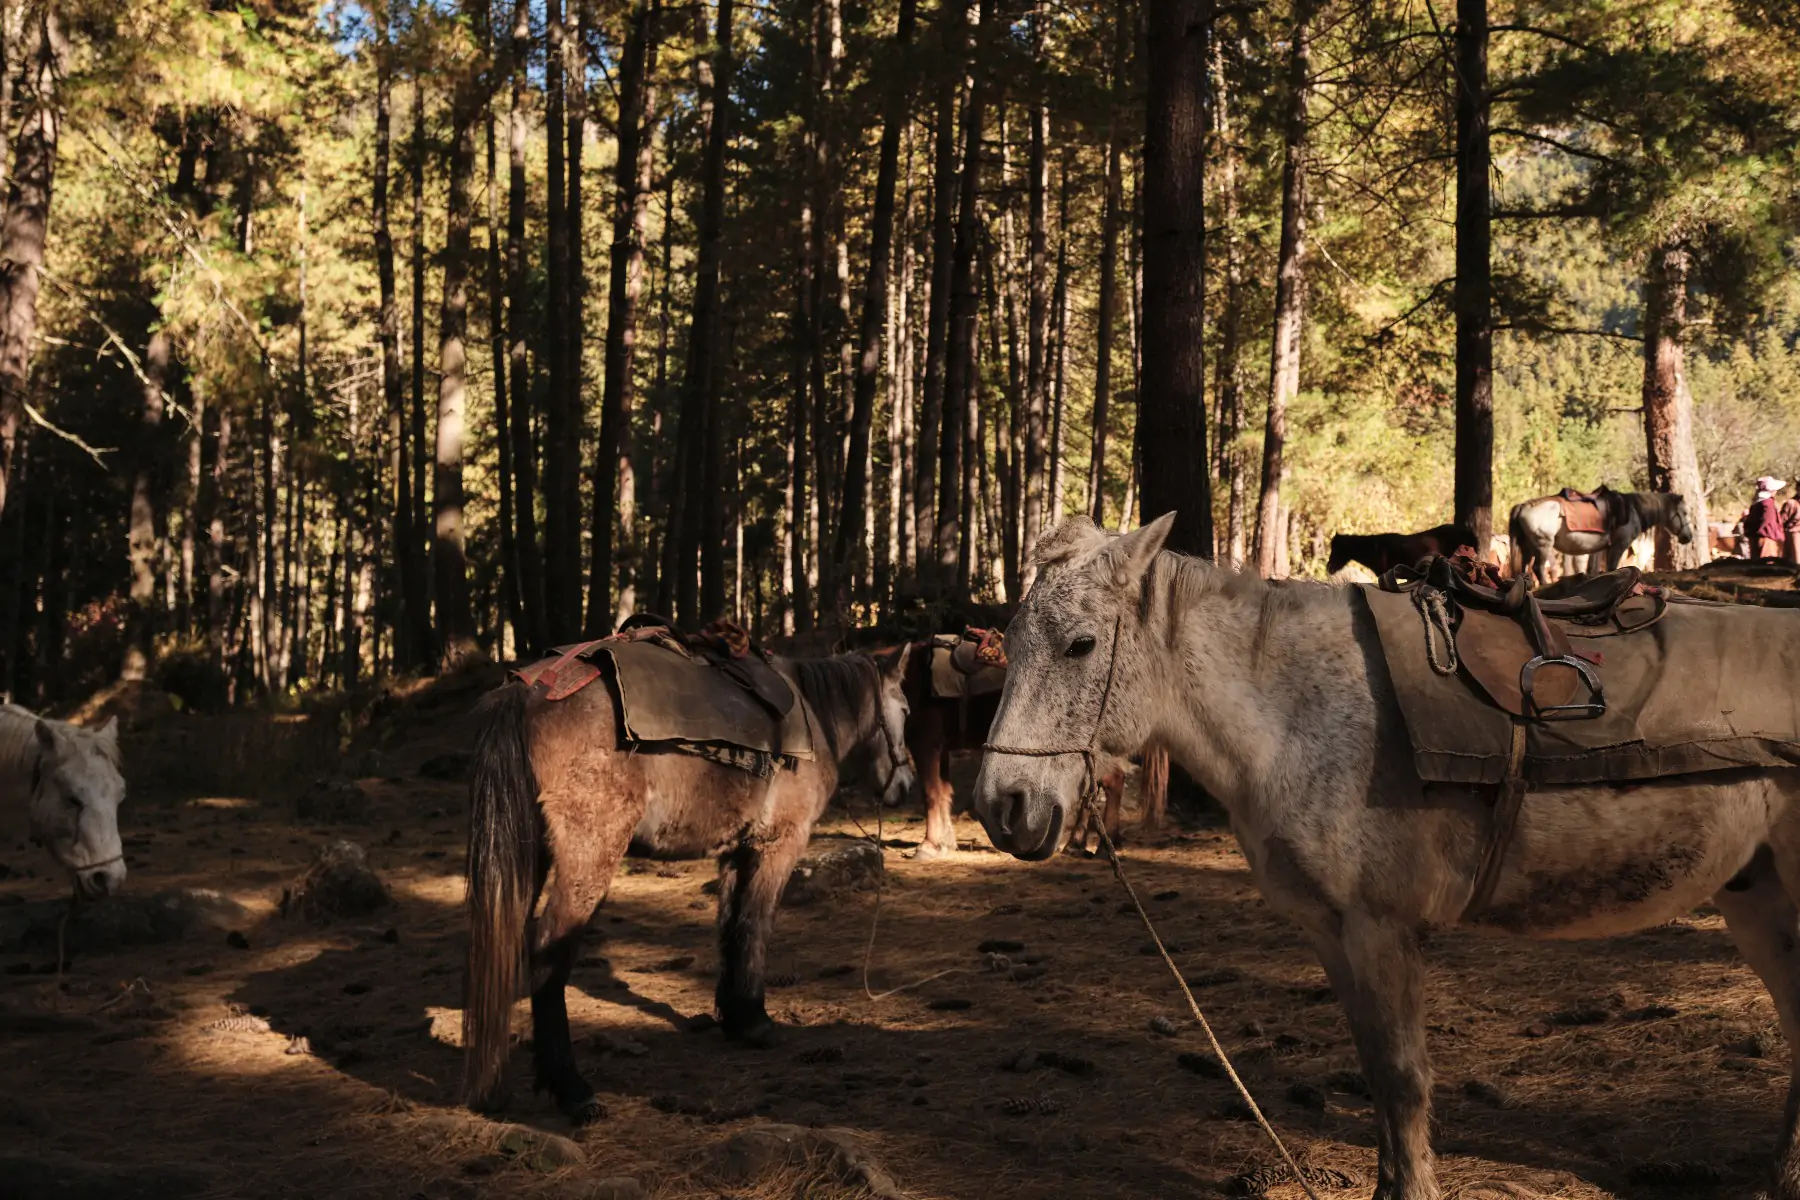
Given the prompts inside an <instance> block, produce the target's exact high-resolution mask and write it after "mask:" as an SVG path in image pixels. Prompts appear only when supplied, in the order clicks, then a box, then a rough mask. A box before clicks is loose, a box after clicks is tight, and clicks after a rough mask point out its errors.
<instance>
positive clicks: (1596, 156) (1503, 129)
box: [1489, 125, 1619, 166]
mask: <svg viewBox="0 0 1800 1200" xmlns="http://www.w3.org/2000/svg"><path fill="white" fill-rule="evenodd" d="M1489 132H1491V133H1493V134H1496V135H1500V134H1505V135H1508V136H1510V137H1516V138H1524V139H1525V140H1526V141H1528V142H1537V143H1539V144H1540V145H1545V146H1549V147H1551V148H1553V149H1556V150H1561V151H1562V152H1563V153H1564V154H1572V155H1574V156H1575V157H1576V158H1585V159H1590V160H1592V161H1593V162H1603V163H1606V164H1607V165H1609V166H1617V165H1618V162H1619V160H1618V159H1616V158H1613V157H1611V156H1610V155H1606V154H1601V153H1600V152H1599V151H1597V150H1583V149H1582V148H1581V147H1579V146H1571V145H1569V143H1567V142H1565V141H1561V140H1559V139H1557V138H1553V137H1550V136H1548V135H1546V134H1542V133H1533V132H1531V131H1530V130H1529V129H1514V128H1513V127H1512V126H1511V125H1496V126H1494V127H1493V129H1492V130H1490V131H1489Z"/></svg>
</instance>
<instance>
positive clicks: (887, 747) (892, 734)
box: [875, 643, 918, 808]
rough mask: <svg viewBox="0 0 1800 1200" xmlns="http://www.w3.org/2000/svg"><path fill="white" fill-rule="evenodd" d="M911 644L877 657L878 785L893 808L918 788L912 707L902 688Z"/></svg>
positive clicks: (884, 802)
mask: <svg viewBox="0 0 1800 1200" xmlns="http://www.w3.org/2000/svg"><path fill="white" fill-rule="evenodd" d="M911 654H912V645H911V643H908V644H907V645H904V646H901V647H900V649H899V650H898V651H897V652H896V653H895V654H894V655H893V656H892V657H887V656H883V655H876V656H875V663H876V666H877V667H878V669H879V672H880V675H881V690H880V693H879V694H880V699H881V735H880V740H881V745H880V746H878V747H876V753H875V758H876V760H877V762H878V764H879V765H878V766H877V767H876V773H877V778H876V781H875V782H876V785H877V786H878V787H880V788H881V802H882V804H884V805H887V806H888V807H890V808H891V807H893V806H894V805H896V804H899V803H900V802H901V801H903V800H905V799H906V798H907V797H908V796H910V795H911V794H912V792H913V789H914V788H915V787H916V786H917V785H918V780H917V777H916V774H915V772H914V770H913V760H912V751H911V750H909V749H908V748H907V745H906V718H907V717H908V716H909V715H911V712H912V706H911V705H910V704H908V703H907V700H906V692H905V691H904V690H903V689H902V687H901V685H902V683H903V682H904V681H905V679H906V661H907V659H908V657H910V656H911Z"/></svg>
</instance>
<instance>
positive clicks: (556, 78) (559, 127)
mask: <svg viewBox="0 0 1800 1200" xmlns="http://www.w3.org/2000/svg"><path fill="white" fill-rule="evenodd" d="M545 14H546V16H545V39H546V50H545V55H546V58H545V66H544V92H545V99H544V106H545V112H544V130H545V135H546V139H547V141H548V158H549V162H548V175H549V179H548V189H547V197H548V198H547V207H546V211H545V231H546V236H547V241H548V246H549V252H548V259H547V264H546V271H545V285H546V289H547V291H546V295H545V304H544V355H543V359H544V364H545V366H546V367H547V368H548V374H549V379H548V384H549V387H548V390H547V392H546V393H545V397H544V609H545V618H546V620H547V621H548V626H547V627H546V629H545V636H546V637H547V638H548V639H549V640H550V641H551V642H552V643H555V642H561V641H564V640H567V639H570V638H573V637H574V636H575V634H576V633H577V632H579V630H580V628H581V576H580V568H581V561H580V560H581V542H580V538H581V512H580V503H581V480H580V478H579V474H578V471H577V466H578V455H579V451H580V445H579V440H580V437H581V430H580V424H579V417H580V414H579V413H578V412H577V411H576V406H575V400H574V392H575V388H574V386H573V384H572V382H571V380H570V379H569V361H570V354H569V323H568V301H569V220H568V192H567V179H566V177H565V171H564V168H565V160H564V144H565V143H564V139H565V137H566V136H567V134H568V128H567V125H566V121H565V116H564V102H565V95H564V92H565V83H566V81H565V78H564V69H565V63H566V61H567V57H568V47H567V45H566V42H567V34H568V31H567V29H566V28H565V26H564V24H563V0H548V4H547V5H546V7H545Z"/></svg>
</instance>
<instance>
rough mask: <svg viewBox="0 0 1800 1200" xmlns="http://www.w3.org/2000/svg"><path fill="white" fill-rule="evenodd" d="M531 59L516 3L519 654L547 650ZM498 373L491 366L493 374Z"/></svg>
mask: <svg viewBox="0 0 1800 1200" xmlns="http://www.w3.org/2000/svg"><path fill="white" fill-rule="evenodd" d="M530 58H531V0H515V2H514V5H513V27H512V56H511V66H512V111H511V113H510V115H509V116H508V118H507V170H508V179H507V193H506V292H507V307H508V312H507V335H506V336H507V363H508V367H509V373H510V374H511V376H512V412H511V413H510V414H509V416H510V417H511V418H512V428H511V431H510V437H511V440H512V461H513V486H514V489H515V495H514V499H513V518H514V520H515V521H517V523H518V528H517V531H516V533H515V535H514V538H513V544H514V546H515V547H516V553H517V556H518V562H519V599H520V612H521V615H522V617H523V626H524V627H523V629H521V630H520V633H519V646H520V650H521V652H523V653H537V652H540V651H543V650H547V649H548V648H549V642H548V640H547V635H546V633H545V631H546V629H547V628H548V624H549V618H548V616H547V615H546V613H545V607H544V605H545V601H544V570H543V554H542V551H541V549H540V547H539V544H538V533H537V444H536V439H535V438H533V437H532V431H531V411H532V400H531V374H530V365H529V362H528V357H527V349H526V342H527V328H528V325H529V323H530V317H529V316H528V309H529V305H530V302H531V295H530V292H529V290H528V275H529V271H528V266H529V264H528V263H527V261H526V249H525V207H526V204H527V202H528V199H529V197H528V196H527V190H526V189H527V182H526V178H525V143H526V137H527V135H528V132H529V120H530V117H529V113H528V111H527V104H528V95H529V93H528V91H527V86H526V72H527V69H528V68H529V66H530ZM498 369H499V368H498V367H496V370H498Z"/></svg>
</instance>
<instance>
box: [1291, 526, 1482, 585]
mask: <svg viewBox="0 0 1800 1200" xmlns="http://www.w3.org/2000/svg"><path fill="white" fill-rule="evenodd" d="M1475 545H1476V542H1475V534H1474V532H1473V531H1472V530H1470V529H1469V528H1468V527H1467V526H1466V525H1438V526H1435V527H1433V528H1431V529H1424V530H1420V531H1419V532H1418V533H1337V534H1333V535H1332V537H1331V557H1330V558H1329V559H1327V560H1326V562H1325V570H1326V572H1327V573H1329V574H1332V575H1336V574H1337V573H1338V572H1339V571H1341V570H1343V569H1344V568H1345V567H1347V566H1349V565H1350V564H1351V563H1353V562H1357V563H1361V564H1362V565H1363V566H1365V567H1367V568H1369V570H1371V571H1373V572H1375V573H1376V574H1377V575H1385V574H1386V573H1387V572H1388V571H1389V570H1390V569H1391V568H1394V567H1410V566H1412V565H1413V564H1414V563H1416V562H1418V561H1419V560H1420V559H1422V558H1430V557H1431V556H1432V555H1434V554H1441V555H1443V556H1445V557H1446V558H1447V557H1449V556H1450V555H1452V554H1455V553H1456V552H1457V550H1458V549H1460V548H1461V547H1463V546H1475ZM1476 548H1477V549H1480V547H1479V546H1477V547H1476Z"/></svg>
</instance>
